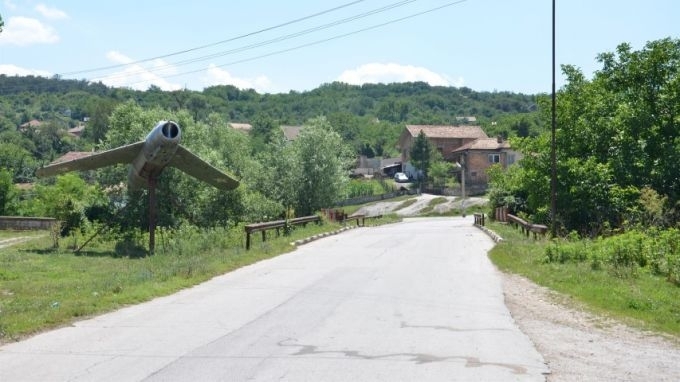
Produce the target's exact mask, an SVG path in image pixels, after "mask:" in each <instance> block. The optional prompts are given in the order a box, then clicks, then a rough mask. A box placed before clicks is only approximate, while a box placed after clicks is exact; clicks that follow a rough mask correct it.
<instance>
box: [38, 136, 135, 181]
mask: <svg viewBox="0 0 680 382" xmlns="http://www.w3.org/2000/svg"><path fill="white" fill-rule="evenodd" d="M143 146H144V141H141V142H137V143H133V144H129V145H126V146H121V147H117V148H115V149H111V150H106V151H102V152H98V153H94V154H92V155H88V156H86V157H82V158H77V159H72V160H67V161H64V162H57V163H51V164H49V165H47V166H45V167H42V168H39V169H38V170H36V172H35V174H36V175H37V176H38V177H45V176H52V175H59V174H63V173H65V172H68V171H84V170H94V169H96V168H100V167H105V166H110V165H113V164H118V163H130V162H132V160H133V159H135V157H136V156H137V155H138V154H139V152H140V151H141V150H142V147H143Z"/></svg>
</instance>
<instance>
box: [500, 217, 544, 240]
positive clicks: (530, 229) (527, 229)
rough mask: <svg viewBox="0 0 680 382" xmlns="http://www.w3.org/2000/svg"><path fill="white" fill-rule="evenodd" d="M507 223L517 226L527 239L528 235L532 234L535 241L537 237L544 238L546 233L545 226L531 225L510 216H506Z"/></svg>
mask: <svg viewBox="0 0 680 382" xmlns="http://www.w3.org/2000/svg"><path fill="white" fill-rule="evenodd" d="M508 221H509V222H510V223H512V224H513V225H515V226H518V227H519V228H520V229H521V230H522V233H524V234H525V235H526V236H527V237H529V234H530V233H533V234H534V239H536V238H537V236H538V235H541V236H545V234H546V232H548V227H547V226H545V225H543V224H531V223H529V222H527V221H526V220H524V219H522V218H520V217H517V216H515V215H512V214H508Z"/></svg>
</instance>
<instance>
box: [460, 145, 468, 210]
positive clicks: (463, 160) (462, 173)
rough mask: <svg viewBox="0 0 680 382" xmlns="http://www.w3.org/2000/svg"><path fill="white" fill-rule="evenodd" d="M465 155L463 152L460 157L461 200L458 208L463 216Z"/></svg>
mask: <svg viewBox="0 0 680 382" xmlns="http://www.w3.org/2000/svg"><path fill="white" fill-rule="evenodd" d="M466 157H467V153H463V155H462V156H461V157H460V159H461V162H463V163H462V166H461V170H460V173H461V177H460V184H461V199H462V200H461V202H460V209H461V211H462V214H463V217H465V166H466V162H467V161H466V160H465V159H466Z"/></svg>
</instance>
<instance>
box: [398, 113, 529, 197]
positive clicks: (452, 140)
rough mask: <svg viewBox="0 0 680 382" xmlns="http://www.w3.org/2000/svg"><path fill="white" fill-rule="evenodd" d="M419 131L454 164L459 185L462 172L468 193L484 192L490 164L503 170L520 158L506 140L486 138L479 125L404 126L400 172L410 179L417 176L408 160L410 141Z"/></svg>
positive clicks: (411, 143) (401, 140)
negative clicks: (402, 164)
mask: <svg viewBox="0 0 680 382" xmlns="http://www.w3.org/2000/svg"><path fill="white" fill-rule="evenodd" d="M421 131H422V132H423V133H424V134H425V136H426V137H427V139H428V141H429V142H430V145H432V146H433V147H436V148H437V150H439V152H440V153H441V154H442V156H443V157H444V159H445V160H446V161H448V162H453V163H456V164H457V168H458V169H459V170H457V171H456V172H457V174H456V176H457V177H458V182H459V183H460V182H461V180H462V179H461V176H462V174H463V173H464V174H465V182H466V184H467V185H469V187H470V190H471V191H472V190H475V191H477V190H478V191H479V192H483V191H484V190H485V189H486V187H487V184H488V177H487V175H486V169H487V168H489V167H490V166H491V165H493V164H495V163H500V164H501V165H502V166H503V168H506V167H507V166H509V165H511V164H513V163H515V162H516V161H518V160H519V159H520V154H519V153H517V152H515V151H513V150H512V149H511V147H510V143H509V142H508V141H506V140H503V139H502V138H500V137H499V138H489V137H488V136H487V135H486V133H485V132H484V131H483V130H482V128H481V127H480V126H471V125H463V126H434V125H407V126H406V129H404V131H403V132H402V134H401V136H400V138H399V148H400V150H401V157H402V163H404V166H403V167H404V170H403V171H404V172H406V173H407V175H409V176H416V171H417V170H416V169H415V168H414V167H413V166H412V165H411V164H410V163H408V160H409V153H410V151H411V147H412V146H413V142H414V141H415V139H416V137H418V135H419V134H420V132H421ZM460 170H464V171H460ZM473 192H474V191H473Z"/></svg>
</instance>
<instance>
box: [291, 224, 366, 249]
mask: <svg viewBox="0 0 680 382" xmlns="http://www.w3.org/2000/svg"><path fill="white" fill-rule="evenodd" d="M355 228H357V227H356V226H347V227H342V228H340V229H338V230H335V231H331V232H324V233H320V234H318V235H314V236H310V237H306V238H304V239H300V240H295V241H293V242H291V243H290V245H292V246H294V247H297V246H300V245H303V244H307V243H309V242H311V241H314V240H319V239H321V238H324V237H328V236H331V235H337V234H339V233H342V232H345V231H347V230H349V229H355Z"/></svg>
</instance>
